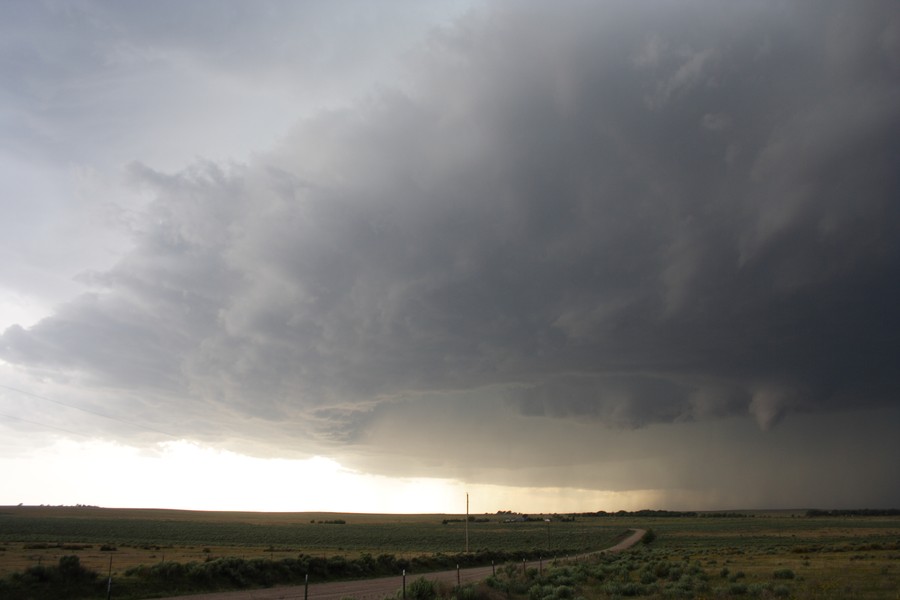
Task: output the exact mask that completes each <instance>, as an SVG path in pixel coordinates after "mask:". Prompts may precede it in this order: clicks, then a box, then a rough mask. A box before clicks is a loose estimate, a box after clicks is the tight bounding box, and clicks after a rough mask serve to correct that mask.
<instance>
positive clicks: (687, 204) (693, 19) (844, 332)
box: [0, 2, 900, 447]
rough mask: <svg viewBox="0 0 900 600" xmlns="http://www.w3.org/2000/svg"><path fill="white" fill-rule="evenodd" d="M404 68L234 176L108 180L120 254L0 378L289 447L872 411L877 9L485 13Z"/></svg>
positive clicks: (884, 325)
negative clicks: (405, 416) (544, 422)
mask: <svg viewBox="0 0 900 600" xmlns="http://www.w3.org/2000/svg"><path fill="white" fill-rule="evenodd" d="M410 61H411V66H410V69H411V74H410V77H409V83H408V84H407V85H404V86H403V87H401V88H398V89H386V90H382V91H380V92H377V93H373V94H372V95H371V96H370V97H368V98H366V99H362V100H360V101H359V102H358V103H356V104H354V105H352V106H351V107H350V108H343V109H339V110H335V111H333V112H328V113H323V114H321V115H320V116H318V117H316V118H314V119H310V120H308V121H305V122H303V123H300V124H298V125H297V126H296V127H295V128H294V129H293V130H292V131H291V132H290V133H289V134H288V135H286V137H285V138H284V140H283V141H282V142H281V143H280V144H279V146H278V147H277V148H274V149H272V150H271V151H269V152H267V153H266V154H263V155H260V156H258V157H257V158H256V159H255V160H254V161H253V162H252V163H250V164H247V165H241V166H234V165H232V166H222V165H216V164H212V163H204V162H198V163H197V164H195V165H194V166H192V167H190V168H188V169H186V170H184V171H182V172H179V173H174V174H165V173H160V172H156V171H154V170H152V169H150V168H148V167H146V166H143V165H142V164H141V163H139V162H137V163H135V164H134V166H133V167H132V170H131V175H132V176H133V178H134V180H135V182H136V184H138V185H142V186H148V187H149V189H152V190H153V191H154V193H155V198H156V199H155V201H154V202H153V203H152V204H151V205H150V206H149V208H148V210H147V214H146V218H144V219H143V220H142V222H141V223H140V224H139V226H138V228H137V229H136V230H135V232H134V242H135V247H134V250H133V251H132V252H131V253H130V254H129V255H127V256H126V257H125V258H124V259H123V260H122V261H121V262H120V263H119V264H118V265H116V266H115V267H114V268H112V269H111V270H109V271H107V272H103V273H95V274H91V275H89V276H86V278H87V279H88V280H89V281H90V283H91V284H92V285H93V286H94V288H95V290H96V291H94V292H92V293H91V294H86V295H84V296H82V297H80V298H78V299H77V300H75V301H73V302H71V303H69V304H67V305H64V306H61V307H60V308H59V310H58V311H57V313H56V314H55V315H54V316H52V317H50V318H47V319H45V320H44V321H42V322H41V323H39V324H37V325H35V326H34V327H31V328H30V329H27V330H26V329H23V328H20V327H11V328H9V329H7V330H6V332H5V333H4V334H3V338H2V346H0V356H2V358H3V359H4V360H6V361H9V362H12V363H15V364H19V365H22V366H23V367H34V368H38V367H40V368H53V369H59V370H61V371H70V372H78V373H81V374H82V375H84V376H86V377H89V378H90V379H91V380H92V381H93V382H94V383H95V385H98V386H108V387H117V386H122V387H127V388H128V389H132V390H134V389H137V390H146V392H147V393H148V394H150V393H152V394H154V395H157V394H161V395H167V396H170V397H173V398H174V397H177V398H183V399H184V402H185V403H188V404H190V403H206V405H208V406H209V407H210V409H211V410H223V411H224V410H227V411H229V413H230V414H231V413H233V414H235V415H238V416H239V417H254V418H259V419H262V420H265V421H270V422H272V423H275V424H279V425H278V427H281V428H283V429H285V430H287V431H292V428H293V427H294V424H296V423H300V422H302V423H303V430H304V431H305V432H306V434H305V435H308V436H309V438H307V439H306V440H305V441H298V442H297V443H298V444H300V445H303V444H310V447H313V445H314V444H321V443H329V444H335V443H338V444H366V443H369V444H373V443H375V441H376V437H377V436H375V437H373V435H374V434H372V433H371V431H375V430H377V429H378V427H379V425H378V423H379V419H380V418H381V416H383V415H384V414H387V413H391V411H392V409H391V407H392V406H401V405H404V404H409V403H412V404H414V403H416V402H418V401H421V399H423V398H427V399H428V400H427V401H428V402H429V403H431V402H436V403H437V404H438V405H441V404H442V403H443V405H444V406H454V404H453V403H454V402H455V400H454V398H456V397H457V395H458V394H460V393H465V394H476V395H477V393H478V392H479V390H481V391H484V395H485V398H487V397H490V398H492V399H494V400H497V399H502V406H503V407H504V410H505V411H506V414H509V415H525V416H529V417H552V418H556V419H570V418H571V419H577V420H580V421H584V420H587V421H589V422H596V423H599V424H603V425H607V426H610V427H612V428H614V429H615V428H626V429H627V428H634V427H646V426H650V425H652V424H655V423H671V422H690V421H703V420H707V419H721V418H724V417H727V416H734V415H747V414H749V415H752V417H753V418H754V419H755V420H756V422H757V423H758V425H759V426H760V427H762V428H764V429H768V428H770V427H772V426H773V425H775V424H776V423H778V422H779V421H781V420H782V419H784V418H785V417H786V416H787V418H790V417H789V415H791V414H792V413H819V412H825V413H828V412H832V411H836V410H846V409H875V408H878V407H882V408H884V407H888V408H889V407H896V406H897V399H898V398H900V373H898V370H897V365H898V364H900V335H898V332H900V311H898V309H897V307H898V306H900V237H898V235H897V231H898V228H897V226H898V223H900V201H898V198H900V175H898V174H900V142H898V140H900V135H898V134H900V83H898V82H900V17H898V13H897V11H896V7H895V6H894V5H893V3H891V2H881V3H878V2H866V3H832V2H796V3H781V2H757V3H752V5H751V4H750V3H748V5H741V6H738V5H736V4H722V3H710V2H688V3H678V4H672V3H664V2H660V3H639V4H635V3H626V2H622V3H614V2H609V3H603V4H596V3H576V4H574V5H572V6H571V7H568V9H567V10H565V11H560V10H557V9H554V8H552V7H551V6H550V5H549V4H548V5H544V4H543V3H535V4H532V5H522V4H516V5H515V6H500V7H495V8H493V9H490V10H482V11H476V12H474V13H472V14H470V15H469V16H467V17H466V18H463V19H462V20H461V21H459V22H458V23H456V24H455V25H454V26H453V27H449V28H446V29H442V30H439V31H435V32H434V33H433V34H432V35H431V36H430V37H429V38H428V39H427V41H426V42H425V43H423V45H422V46H421V47H419V48H417V49H416V51H415V52H412V53H411V54H410ZM135 158H139V157H135ZM436 399H437V400H436ZM476 404H477V403H476ZM452 414H453V411H452V410H450V411H449V415H448V416H446V419H447V421H450V420H453V419H454V417H453V416H452ZM417 423H418V426H420V427H426V428H427V427H428V420H427V419H426V418H425V416H424V415H423V416H422V418H421V420H419V421H417ZM172 426H173V427H178V425H177V423H174V424H173V425H172ZM438 427H439V426H438ZM510 436H511V437H512V436H513V433H512V432H511V433H510ZM315 440H318V441H315ZM420 443H421V444H422V445H425V444H427V440H420ZM502 443H503V441H500V442H499V443H498V444H497V445H498V446H499V445H500V444H502Z"/></svg>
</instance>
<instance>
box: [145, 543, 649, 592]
mask: <svg viewBox="0 0 900 600" xmlns="http://www.w3.org/2000/svg"><path fill="white" fill-rule="evenodd" d="M632 531H633V532H634V533H632V534H631V535H630V536H628V537H627V538H625V539H624V540H622V541H621V542H619V543H618V544H616V545H615V546H612V547H610V548H606V549H604V550H599V551H597V552H594V553H592V554H599V553H603V552H621V551H622V550H626V549H628V548H631V547H632V546H634V545H635V544H636V543H637V542H638V541H639V540H640V539H641V538H642V537H644V534H645V533H647V532H646V531H645V530H643V529H633V530H632ZM545 562H549V561H545ZM525 566H526V567H528V568H535V569H539V568H542V566H543V565H542V564H541V562H540V561H532V562H529V563H527V564H526V565H525ZM491 570H492V567H474V568H471V569H460V570H459V571H456V570H453V571H440V572H437V573H424V574H411V573H408V574H407V575H406V583H407V584H409V583H411V582H412V581H413V580H414V579H418V578H419V577H423V576H424V577H426V578H427V579H431V580H432V581H445V582H447V583H449V584H451V585H456V584H457V581H458V582H459V583H470V582H475V581H481V580H482V579H486V578H488V577H490V575H491ZM457 577H458V578H459V579H458V580H457ZM402 586H403V578H402V577H381V578H379V579H362V580H358V581H332V582H329V583H316V584H310V586H309V594H308V598H309V600H341V598H356V600H381V599H382V598H384V597H385V596H393V595H394V593H395V592H396V591H397V590H399V589H401V588H402ZM303 597H304V589H303V586H289V587H273V588H264V589H259V590H240V591H237V592H215V593H212V594H192V595H190V596H171V597H169V598H162V599H160V600H298V599H302V598H303Z"/></svg>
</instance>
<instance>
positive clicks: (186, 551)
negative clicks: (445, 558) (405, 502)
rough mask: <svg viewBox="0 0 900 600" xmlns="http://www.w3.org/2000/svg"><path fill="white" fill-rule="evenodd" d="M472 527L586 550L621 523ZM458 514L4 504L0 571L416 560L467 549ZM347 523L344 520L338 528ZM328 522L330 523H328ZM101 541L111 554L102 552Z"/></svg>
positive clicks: (514, 544) (496, 540)
mask: <svg viewBox="0 0 900 600" xmlns="http://www.w3.org/2000/svg"><path fill="white" fill-rule="evenodd" d="M478 517H479V518H489V519H490V521H489V522H481V523H469V527H468V532H469V548H470V549H471V550H473V551H474V550H479V549H480V550H499V551H517V550H531V549H535V548H540V549H548V552H550V553H552V552H553V551H554V549H555V550H557V551H559V550H560V549H566V550H569V551H579V552H585V551H588V550H595V549H598V548H602V547H603V546H604V545H606V544H607V543H608V542H609V541H610V540H611V539H612V538H613V537H614V536H615V535H616V534H617V533H620V532H621V530H622V528H621V526H618V529H617V528H616V527H615V526H612V525H611V524H609V523H601V522H597V520H596V519H592V520H582V521H576V522H574V523H568V522H558V521H554V522H552V523H550V524H547V523H544V522H543V521H541V522H526V523H503V522H502V520H503V517H502V516H497V515H478ZM462 518H463V517H462V516H461V515H427V514H426V515H371V514H335V513H245V512H200V511H174V510H152V509H147V510H144V509H106V508H93V507H24V506H23V507H0V576H2V575H5V574H7V573H10V572H13V571H20V570H22V569H24V568H26V567H28V566H32V565H34V564H37V563H38V562H40V563H42V564H52V563H55V562H56V561H58V560H59V557H60V556H63V555H68V554H74V555H77V556H79V558H80V559H81V562H82V564H83V565H85V566H87V567H89V568H92V569H95V570H98V571H100V572H103V573H106V571H107V569H108V567H109V561H110V556H112V565H113V571H114V572H119V571H124V570H125V569H127V568H129V567H132V566H135V565H138V564H150V563H153V562H162V561H177V562H189V561H203V560H208V559H210V558H215V557H223V556H236V557H241V558H257V557H258V558H279V557H284V556H296V555H297V554H300V553H303V554H311V555H315V556H325V557H329V556H334V555H341V556H345V557H348V558H355V557H358V556H360V555H362V554H366V553H368V554H372V555H378V554H395V555H397V556H401V557H413V556H419V555H422V554H433V553H457V552H463V551H465V548H466V538H465V523H463V522H451V523H447V524H442V522H443V521H444V520H445V519H462ZM339 520H343V521H345V523H344V524H334V523H333V522H334V521H339ZM329 522H332V523H329ZM103 546H106V547H108V548H115V550H101V548H102V547H103Z"/></svg>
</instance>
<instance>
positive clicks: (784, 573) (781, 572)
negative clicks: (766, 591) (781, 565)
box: [772, 569, 794, 579]
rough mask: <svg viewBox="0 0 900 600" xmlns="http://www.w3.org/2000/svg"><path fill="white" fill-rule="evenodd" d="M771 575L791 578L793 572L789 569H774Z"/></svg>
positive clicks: (776, 577)
mask: <svg viewBox="0 0 900 600" xmlns="http://www.w3.org/2000/svg"><path fill="white" fill-rule="evenodd" d="M772 576H773V577H774V578H775V579H793V578H794V572H793V571H791V570H790V569H779V570H777V571H775V572H774V573H773V574H772Z"/></svg>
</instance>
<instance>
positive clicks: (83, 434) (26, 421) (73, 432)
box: [0, 413, 91, 437]
mask: <svg viewBox="0 0 900 600" xmlns="http://www.w3.org/2000/svg"><path fill="white" fill-rule="evenodd" d="M0 417H4V418H7V419H15V420H16V421H22V422H23V423H29V424H31V425H37V426H38V427H47V428H50V429H56V430H57V431H63V432H65V433H71V434H72V435H80V436H84V437H91V436H89V435H87V434H86V433H78V432H77V431H72V430H71V429H63V428H62V427H56V426H55V425H48V424H47V423H38V422H37V421H30V420H28V419H23V418H22V417H16V416H14V415H8V414H6V413H0Z"/></svg>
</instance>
